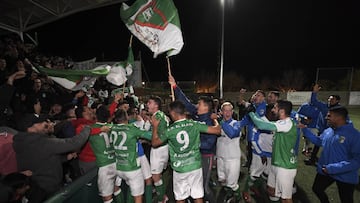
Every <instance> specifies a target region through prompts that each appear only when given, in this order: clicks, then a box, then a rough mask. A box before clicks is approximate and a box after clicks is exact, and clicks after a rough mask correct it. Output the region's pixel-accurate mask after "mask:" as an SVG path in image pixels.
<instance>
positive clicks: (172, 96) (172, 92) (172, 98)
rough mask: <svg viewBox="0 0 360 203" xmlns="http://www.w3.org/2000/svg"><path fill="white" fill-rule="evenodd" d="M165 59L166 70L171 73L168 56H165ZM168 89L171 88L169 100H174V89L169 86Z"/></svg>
mask: <svg viewBox="0 0 360 203" xmlns="http://www.w3.org/2000/svg"><path fill="white" fill-rule="evenodd" d="M166 61H167V67H168V72H169V75H170V76H172V75H171V68H170V59H169V57H166ZM170 90H171V100H172V101H175V96H174V89H173V88H172V87H171V86H170Z"/></svg>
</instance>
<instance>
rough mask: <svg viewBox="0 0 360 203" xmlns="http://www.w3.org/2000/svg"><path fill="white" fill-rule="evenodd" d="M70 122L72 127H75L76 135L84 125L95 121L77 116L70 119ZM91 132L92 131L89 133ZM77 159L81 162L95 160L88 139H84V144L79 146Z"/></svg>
mask: <svg viewBox="0 0 360 203" xmlns="http://www.w3.org/2000/svg"><path fill="white" fill-rule="evenodd" d="M71 123H72V124H73V126H74V128H75V129H76V131H75V132H76V135H78V134H79V133H80V132H81V130H82V129H83V127H84V125H92V124H94V123H95V121H92V120H87V119H84V118H78V119H75V120H72V121H71ZM90 134H92V132H91V133H90ZM79 160H80V161H83V162H93V161H95V160H96V158H95V154H94V152H93V150H92V149H91V146H90V143H89V141H86V143H85V145H84V146H83V147H82V148H81V151H80V153H79Z"/></svg>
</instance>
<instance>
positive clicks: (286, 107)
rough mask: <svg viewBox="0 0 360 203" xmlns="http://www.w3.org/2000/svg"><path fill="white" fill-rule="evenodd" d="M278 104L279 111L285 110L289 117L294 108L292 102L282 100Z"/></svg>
mask: <svg viewBox="0 0 360 203" xmlns="http://www.w3.org/2000/svg"><path fill="white" fill-rule="evenodd" d="M276 103H277V106H278V108H279V109H283V110H285V114H286V115H287V116H290V114H291V111H292V108H293V105H292V103H291V101H288V100H282V99H280V100H278V101H277V102H276Z"/></svg>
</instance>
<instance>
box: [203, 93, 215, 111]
mask: <svg viewBox="0 0 360 203" xmlns="http://www.w3.org/2000/svg"><path fill="white" fill-rule="evenodd" d="M199 101H203V102H204V103H205V104H206V105H207V106H208V107H209V111H211V109H212V108H213V107H214V101H213V99H212V98H211V97H209V96H200V97H199Z"/></svg>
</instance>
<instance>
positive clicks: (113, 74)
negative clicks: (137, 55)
mask: <svg viewBox="0 0 360 203" xmlns="http://www.w3.org/2000/svg"><path fill="white" fill-rule="evenodd" d="M134 65H135V63H134V54H133V51H132V48H131V46H129V48H128V57H127V59H126V61H120V62H117V63H114V64H113V65H112V66H111V70H110V72H109V74H108V75H107V76H106V80H107V81H108V82H110V83H112V84H114V85H116V86H120V85H122V84H124V83H125V82H126V81H127V77H128V76H130V75H131V74H132V72H133V67H134Z"/></svg>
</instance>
